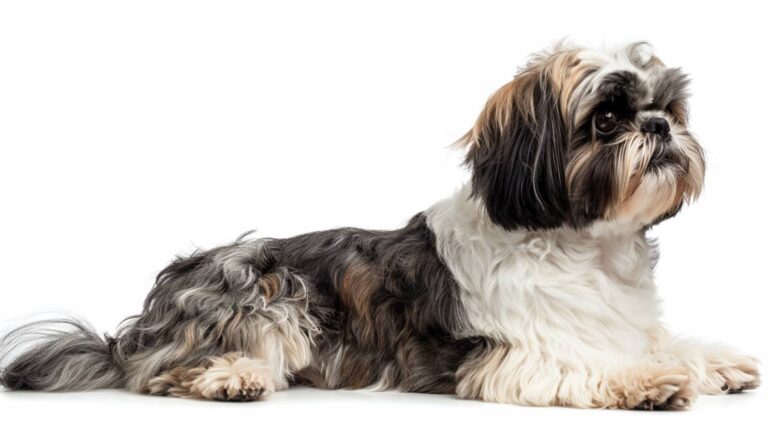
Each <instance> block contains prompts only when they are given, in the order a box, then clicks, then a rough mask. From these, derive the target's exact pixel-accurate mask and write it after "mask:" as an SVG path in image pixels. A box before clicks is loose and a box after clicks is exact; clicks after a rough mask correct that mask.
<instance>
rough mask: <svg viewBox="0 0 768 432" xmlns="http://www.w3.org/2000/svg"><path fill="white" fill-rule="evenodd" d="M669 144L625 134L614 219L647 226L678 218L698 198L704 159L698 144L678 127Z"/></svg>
mask: <svg viewBox="0 0 768 432" xmlns="http://www.w3.org/2000/svg"><path fill="white" fill-rule="evenodd" d="M678 129H679V130H678V133H677V134H673V135H672V137H671V138H670V140H669V141H668V142H664V141H663V140H662V139H661V138H659V137H658V136H657V135H653V134H646V133H643V132H631V133H626V134H622V135H621V136H620V141H619V142H616V143H611V144H609V145H616V146H618V153H619V155H618V157H617V159H616V172H615V182H616V185H615V187H616V191H617V193H616V196H615V197H616V202H615V205H614V206H613V208H612V209H611V210H610V212H609V214H607V215H606V216H607V217H608V218H612V219H618V220H625V221H631V222H635V223H640V224H643V225H647V224H650V223H652V222H654V221H656V220H658V219H659V218H663V217H665V216H668V215H671V214H674V213H675V212H677V210H679V209H680V207H681V206H682V205H683V204H684V203H686V202H689V201H690V200H693V199H695V198H696V197H698V195H699V193H700V192H701V189H702V183H703V162H702V161H703V159H702V158H701V154H700V150H699V146H698V144H697V143H696V142H695V141H694V140H693V138H692V137H690V135H688V134H687V132H685V131H684V130H680V128H679V127H678Z"/></svg>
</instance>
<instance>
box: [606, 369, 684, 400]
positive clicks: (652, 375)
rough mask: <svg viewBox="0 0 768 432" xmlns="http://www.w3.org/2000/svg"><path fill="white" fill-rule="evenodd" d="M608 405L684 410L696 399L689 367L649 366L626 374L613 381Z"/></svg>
mask: <svg viewBox="0 0 768 432" xmlns="http://www.w3.org/2000/svg"><path fill="white" fill-rule="evenodd" d="M611 394H612V395H613V398H612V399H613V400H611V401H610V402H609V403H608V404H607V407H608V408H623V409H640V410H683V409H687V408H688V407H690V406H691V403H693V401H694V400H695V399H696V395H697V392H696V388H695V387H694V386H693V385H692V384H691V377H690V375H689V372H688V370H687V369H685V368H680V367H664V366H661V365H658V366H648V367H643V368H639V369H637V370H633V371H630V372H627V373H625V374H623V375H622V376H620V377H618V378H617V379H616V380H614V381H613V382H612V383H611Z"/></svg>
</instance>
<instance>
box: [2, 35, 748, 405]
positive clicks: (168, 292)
mask: <svg viewBox="0 0 768 432" xmlns="http://www.w3.org/2000/svg"><path fill="white" fill-rule="evenodd" d="M687 84H688V78H687V77H686V75H685V74H684V73H682V72H681V70H680V69H677V68H668V67H666V66H665V65H664V63H662V62H661V60H659V58H658V57H656V55H655V54H654V52H653V50H652V49H651V47H650V46H649V45H648V44H646V43H635V44H631V45H628V46H624V47H622V48H621V49H618V50H613V51H610V52H602V51H601V52H597V51H591V50H586V49H582V48H578V47H571V46H558V47H556V48H554V49H552V50H550V51H548V52H545V53H542V54H539V55H535V56H534V57H533V58H532V59H531V61H530V62H529V63H528V64H527V66H525V67H524V68H523V69H522V70H521V71H520V72H519V73H518V74H517V75H516V76H515V77H514V79H513V80H512V81H511V82H509V83H508V84H506V85H504V86H503V87H501V89H499V90H498V91H497V92H496V93H495V94H494V95H492V96H491V98H490V99H489V100H488V102H487V104H486V105H485V108H484V109H483V110H482V113H481V114H480V117H479V118H478V120H477V122H476V123H475V125H474V127H473V128H472V129H471V130H470V131H469V132H468V133H467V134H466V135H465V136H464V137H463V138H461V139H460V140H459V142H458V145H460V146H462V147H463V148H464V149H465V150H466V165H467V166H468V167H469V168H470V169H471V174H472V175H471V181H470V182H469V183H468V184H467V185H465V186H464V187H463V188H461V189H460V190H459V191H458V192H457V193H456V194H455V195H454V196H452V197H450V198H448V199H446V200H443V201H440V202H438V203H436V204H434V205H433V206H432V207H430V208H429V209H427V210H426V211H424V212H423V213H419V214H417V215H416V216H414V217H413V218H412V219H411V220H410V222H408V224H407V225H406V226H405V227H403V228H401V229H398V230H395V231H369V230H363V229H355V228H342V229H334V230H330V231H322V232H315V233H310V234H305V235H300V236H298V237H293V238H287V239H271V238H270V239H251V238H247V237H243V238H240V239H238V240H237V241H236V242H235V243H233V244H231V245H227V246H223V247H219V248H215V249H212V250H208V251H198V252H196V253H194V254H192V255H191V256H189V257H184V258H177V259H176V260H175V261H173V262H172V263H171V264H170V265H169V266H168V267H167V268H165V269H164V270H162V271H161V272H160V274H159V275H158V276H157V280H156V283H155V285H154V287H153V289H152V290H151V292H150V293H149V296H148V298H147V300H146V302H145V304H144V308H143V311H142V312H141V314H139V315H136V316H134V317H131V318H129V319H128V320H126V321H125V322H124V323H123V325H121V327H120V329H119V330H118V332H117V333H116V335H115V336H114V337H106V339H102V338H101V337H100V336H99V335H98V334H97V333H95V332H94V331H93V330H91V329H90V327H88V326H87V325H85V324H83V323H81V322H79V321H76V320H61V321H43V322H35V323H32V324H28V325H26V326H24V327H21V328H19V329H16V330H13V331H12V332H10V333H9V334H8V335H6V336H5V337H4V339H3V340H2V343H1V345H0V349H1V350H2V357H3V365H2V371H1V372H0V382H1V383H2V385H3V386H4V387H6V388H7V389H9V390H17V389H32V390H44V391H73V390H87V389H97V388H126V389H129V390H132V391H136V392H143V393H148V394H153V395H169V396H175V397H182V398H200V399H219V400H235V401H241V400H255V399H262V398H264V397H265V396H267V395H269V394H270V393H272V392H274V391H277V390H281V389H285V388H287V387H288V386H290V385H293V384H304V385H311V386H316V387H321V388H329V389H336V388H377V389H399V390H402V391H408V392H426V393H452V394H456V395H458V396H459V397H462V398H473V399H481V400H486V401H494V402H508V403H517V404H524V405H559V406H572V407H604V408H628V409H632V408H639V409H684V408H686V407H688V406H689V405H690V404H691V402H692V401H693V400H694V399H695V397H696V395H697V394H700V393H703V394H723V393H730V392H739V391H742V390H747V389H753V388H755V387H757V386H758V385H759V383H760V381H759V374H758V368H757V361H756V360H755V359H753V358H750V357H747V356H742V355H738V354H735V353H733V352H731V351H730V350H729V349H727V348H723V347H720V346H717V345H705V344H699V343H695V342H691V341H685V340H680V339H677V338H673V337H671V336H670V335H669V334H668V333H667V331H666V329H665V328H663V326H662V325H661V324H660V321H659V318H660V309H659V300H658V298H657V296H656V289H655V286H654V282H653V274H652V273H653V267H654V261H655V257H656V253H655V246H654V243H653V242H652V241H650V240H649V239H648V238H647V237H646V231H647V230H648V228H649V227H651V226H653V225H654V224H657V223H659V222H661V221H663V220H664V219H667V218H670V217H672V216H674V215H675V214H676V213H677V212H678V211H679V210H680V209H681V207H682V206H683V205H684V204H685V203H687V202H689V201H691V200H693V199H695V198H696V197H697V196H698V195H699V193H700V192H701V189H702V184H703V180H704V157H703V153H702V149H701V148H700V147H699V144H698V143H697V141H696V139H695V138H694V137H693V135H692V134H691V133H690V132H689V131H688V118H687V109H686V98H687V91H686V86H687Z"/></svg>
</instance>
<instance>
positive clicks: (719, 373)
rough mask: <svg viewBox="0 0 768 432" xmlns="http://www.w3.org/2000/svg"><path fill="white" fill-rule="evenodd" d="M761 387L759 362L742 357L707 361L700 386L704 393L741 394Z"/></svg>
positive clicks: (723, 356)
mask: <svg viewBox="0 0 768 432" xmlns="http://www.w3.org/2000/svg"><path fill="white" fill-rule="evenodd" d="M758 386H760V371H759V369H758V361H757V359H755V358H753V357H748V356H742V355H733V354H731V355H718V356H713V357H711V358H708V359H707V364H706V372H705V374H704V376H703V377H702V380H701V383H700V385H699V387H700V390H701V392H702V393H705V394H724V393H739V392H742V391H744V390H751V389H755V388H757V387H758Z"/></svg>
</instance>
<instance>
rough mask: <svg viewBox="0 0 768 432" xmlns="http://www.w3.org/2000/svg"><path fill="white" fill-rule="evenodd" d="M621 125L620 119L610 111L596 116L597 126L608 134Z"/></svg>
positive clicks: (601, 131) (599, 130)
mask: <svg viewBox="0 0 768 432" xmlns="http://www.w3.org/2000/svg"><path fill="white" fill-rule="evenodd" d="M617 127H619V119H618V118H617V117H616V114H614V113H612V112H610V111H604V112H601V113H599V114H598V115H597V117H595V128H597V131H598V132H600V133H601V134H605V135H608V134H610V133H613V132H614V131H615V130H616V128H617Z"/></svg>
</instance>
